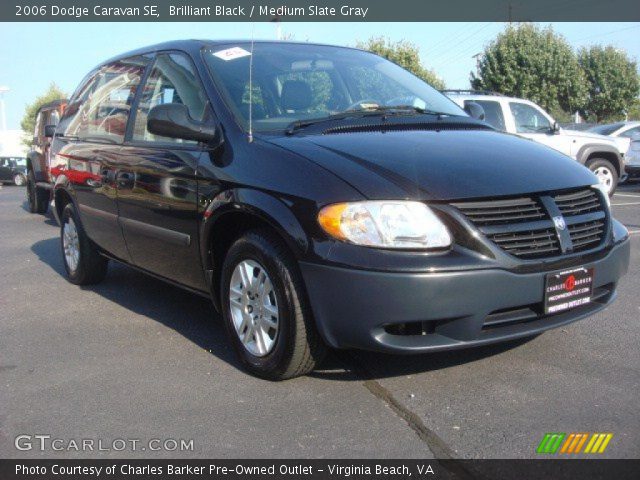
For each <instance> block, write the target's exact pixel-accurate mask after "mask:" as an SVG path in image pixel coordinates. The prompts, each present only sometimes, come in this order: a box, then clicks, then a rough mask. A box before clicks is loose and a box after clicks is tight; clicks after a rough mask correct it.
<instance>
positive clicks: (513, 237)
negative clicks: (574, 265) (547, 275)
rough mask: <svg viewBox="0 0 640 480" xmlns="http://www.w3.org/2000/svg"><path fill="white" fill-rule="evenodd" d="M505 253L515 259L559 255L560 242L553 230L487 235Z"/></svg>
mask: <svg viewBox="0 0 640 480" xmlns="http://www.w3.org/2000/svg"><path fill="white" fill-rule="evenodd" d="M488 237H489V238H491V240H493V241H494V242H495V243H496V244H497V245H498V246H499V247H500V248H502V249H503V250H504V251H505V252H507V253H510V254H512V255H515V256H516V257H525V258H536V257H546V256H551V255H554V254H556V255H557V254H560V242H559V241H558V237H557V235H556V232H555V230H554V229H553V228H545V229H542V230H526V231H524V232H513V233H494V234H490V235H488Z"/></svg>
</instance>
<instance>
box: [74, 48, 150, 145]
mask: <svg viewBox="0 0 640 480" xmlns="http://www.w3.org/2000/svg"><path fill="white" fill-rule="evenodd" d="M145 64H146V59H145V58H144V57H134V58H131V59H125V60H119V61H117V62H114V63H112V64H109V65H107V66H105V67H103V68H101V69H100V70H98V72H97V73H96V74H95V76H93V77H92V78H91V80H90V81H88V82H87V83H86V84H85V85H84V86H83V87H82V88H81V89H80V90H79V91H78V92H77V93H76V94H74V98H73V99H72V100H71V102H70V103H69V105H68V106H67V109H66V110H65V115H64V119H63V122H62V124H63V125H62V126H63V128H64V132H65V135H69V136H77V137H79V138H80V139H84V140H97V141H108V142H112V143H121V142H122V141H123V140H124V134H125V130H126V126H127V121H128V119H129V114H130V109H131V104H132V102H133V99H134V96H135V93H136V89H137V88H138V86H139V84H140V79H141V77H142V74H143V72H144V68H145Z"/></svg>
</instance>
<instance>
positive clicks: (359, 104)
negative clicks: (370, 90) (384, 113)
mask: <svg viewBox="0 0 640 480" xmlns="http://www.w3.org/2000/svg"><path fill="white" fill-rule="evenodd" d="M363 103H375V104H376V105H380V103H379V102H378V101H377V100H374V99H373V98H363V99H362V100H358V101H357V102H353V103H352V104H351V105H349V106H348V107H347V108H345V110H356V109H357V110H363V109H359V108H357V107H359V106H361V105H362V104H363Z"/></svg>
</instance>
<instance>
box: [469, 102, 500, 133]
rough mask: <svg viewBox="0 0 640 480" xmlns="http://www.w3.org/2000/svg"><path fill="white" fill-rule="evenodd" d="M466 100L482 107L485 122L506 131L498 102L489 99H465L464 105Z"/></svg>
mask: <svg viewBox="0 0 640 480" xmlns="http://www.w3.org/2000/svg"><path fill="white" fill-rule="evenodd" d="M468 102H475V103H477V104H478V105H480V106H481V107H482V108H483V109H484V121H485V122H487V123H488V124H489V125H491V126H492V127H494V128H497V129H498V130H502V131H503V132H504V131H506V129H507V128H506V126H505V123H504V114H503V113H502V107H501V106H500V103H498V102H494V101H491V100H466V101H465V102H464V104H465V106H466V105H467V103H468Z"/></svg>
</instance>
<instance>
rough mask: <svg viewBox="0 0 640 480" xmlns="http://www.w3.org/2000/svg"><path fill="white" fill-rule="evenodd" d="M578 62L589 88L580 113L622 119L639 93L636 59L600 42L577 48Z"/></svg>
mask: <svg viewBox="0 0 640 480" xmlns="http://www.w3.org/2000/svg"><path fill="white" fill-rule="evenodd" d="M578 62H579V63H580V66H581V67H582V70H583V71H584V75H585V77H586V80H587V86H588V89H589V101H588V103H587V104H586V105H585V107H584V109H583V112H582V113H583V115H586V116H589V117H592V116H593V117H595V118H596V119H597V121H598V122H603V121H614V120H620V119H624V118H625V114H626V113H629V110H630V109H631V108H632V107H633V105H634V103H635V102H636V101H637V96H638V94H639V93H640V79H639V78H638V69H637V64H636V62H634V61H632V60H631V59H630V58H629V57H628V56H627V54H626V53H625V52H623V51H621V50H619V49H617V48H614V47H611V46H607V47H603V46H601V45H595V46H593V47H590V48H588V49H587V48H583V49H581V50H580V52H579V53H578Z"/></svg>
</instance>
